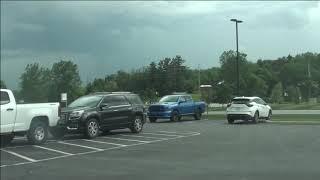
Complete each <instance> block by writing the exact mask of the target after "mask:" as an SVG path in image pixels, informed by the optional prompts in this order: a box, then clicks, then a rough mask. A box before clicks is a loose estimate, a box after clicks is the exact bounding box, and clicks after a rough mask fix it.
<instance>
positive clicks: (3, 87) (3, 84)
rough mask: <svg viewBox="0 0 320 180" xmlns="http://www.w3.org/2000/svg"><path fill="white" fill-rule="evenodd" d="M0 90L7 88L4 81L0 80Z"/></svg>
mask: <svg viewBox="0 0 320 180" xmlns="http://www.w3.org/2000/svg"><path fill="white" fill-rule="evenodd" d="M0 88H1V89H6V88H7V86H6V83H5V82H4V81H2V80H0Z"/></svg>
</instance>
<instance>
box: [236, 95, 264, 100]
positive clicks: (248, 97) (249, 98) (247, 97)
mask: <svg viewBox="0 0 320 180" xmlns="http://www.w3.org/2000/svg"><path fill="white" fill-rule="evenodd" d="M256 98H259V97H257V96H251V97H250V96H242V97H240V96H239V97H235V98H233V99H248V100H253V99H256Z"/></svg>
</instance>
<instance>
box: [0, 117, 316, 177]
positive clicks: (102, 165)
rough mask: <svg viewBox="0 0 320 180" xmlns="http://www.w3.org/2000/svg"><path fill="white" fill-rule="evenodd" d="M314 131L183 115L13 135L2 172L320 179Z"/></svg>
mask: <svg viewBox="0 0 320 180" xmlns="http://www.w3.org/2000/svg"><path fill="white" fill-rule="evenodd" d="M319 130H320V126H311V125H277V124H270V123H259V124H234V125H229V124H227V123H226V122H225V121H220V120H215V121H214V120H200V121H192V120H188V119H187V120H185V121H182V122H174V123H171V122H168V121H161V122H158V123H147V124H146V125H145V128H144V131H143V133H141V134H132V133H129V131H128V130H121V131H114V132H111V134H108V135H104V136H100V137H98V138H96V139H93V140H87V139H83V138H82V137H81V136H77V135H72V136H68V137H67V138H65V139H64V140H61V141H57V140H50V141H49V142H47V143H46V144H44V145H41V146H32V145H28V144H27V143H26V140H25V139H23V138H19V139H15V140H14V141H13V143H12V144H11V145H10V146H9V147H5V148H2V149H1V179H2V180H7V179H46V180H47V179H48V180H51V179H52V180H55V179H79V180H82V179H83V180H84V179H196V178H197V179H290V180H291V179H304V180H305V179H319V178H320V168H319V165H320V163H319V162H320V156H319V152H320V133H319V132H320V131H319Z"/></svg>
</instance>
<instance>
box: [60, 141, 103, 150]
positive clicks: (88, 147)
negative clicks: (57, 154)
mask: <svg viewBox="0 0 320 180" xmlns="http://www.w3.org/2000/svg"><path fill="white" fill-rule="evenodd" d="M57 143H60V144H66V145H70V146H78V147H83V148H87V149H93V150H95V151H103V149H99V148H95V147H90V146H83V145H80V144H73V143H67V142H63V141H57Z"/></svg>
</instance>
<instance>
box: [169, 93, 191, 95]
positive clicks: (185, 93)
mask: <svg viewBox="0 0 320 180" xmlns="http://www.w3.org/2000/svg"><path fill="white" fill-rule="evenodd" d="M186 94H188V93H186V92H173V93H172V95H186Z"/></svg>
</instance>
